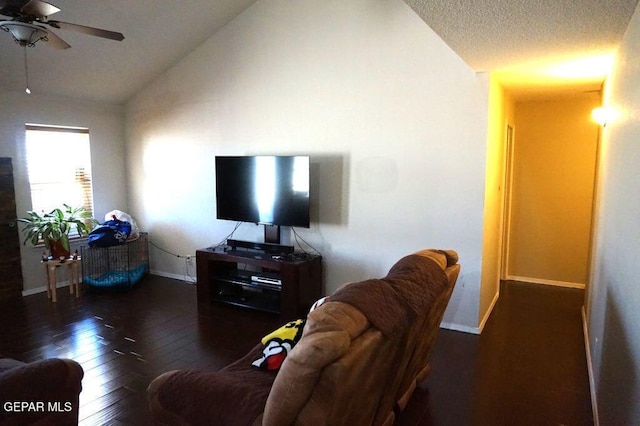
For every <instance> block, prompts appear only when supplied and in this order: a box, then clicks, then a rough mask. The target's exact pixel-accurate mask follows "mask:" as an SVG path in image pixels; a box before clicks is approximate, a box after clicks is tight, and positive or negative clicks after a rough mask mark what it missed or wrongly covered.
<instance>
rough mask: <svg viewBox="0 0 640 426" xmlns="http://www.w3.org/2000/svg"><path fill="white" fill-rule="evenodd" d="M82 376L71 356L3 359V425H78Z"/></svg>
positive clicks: (0, 372)
mask: <svg viewBox="0 0 640 426" xmlns="http://www.w3.org/2000/svg"><path fill="white" fill-rule="evenodd" d="M83 376H84V371H83V370H82V367H81V366H80V364H78V363H77V362H75V361H73V360H70V359H60V358H51V359H44V360H40V361H35V362H31V363H23V362H20V361H16V360H14V359H9V358H4V359H0V404H1V405H0V426H9V425H21V426H22V425H56V426H58V425H60V426H62V425H77V424H78V406H79V397H80V391H82V377H83Z"/></svg>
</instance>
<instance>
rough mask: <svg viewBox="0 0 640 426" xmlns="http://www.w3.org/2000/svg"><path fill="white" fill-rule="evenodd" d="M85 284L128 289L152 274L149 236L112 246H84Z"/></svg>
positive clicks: (102, 287) (145, 235)
mask: <svg viewBox="0 0 640 426" xmlns="http://www.w3.org/2000/svg"><path fill="white" fill-rule="evenodd" d="M81 250H82V251H81V255H82V281H83V282H84V283H86V284H87V285H89V286H90V287H93V288H96V289H118V288H129V287H132V286H133V285H135V284H137V283H138V281H140V280H141V279H142V277H143V276H144V275H145V274H146V273H148V272H149V236H148V234H147V233H146V232H141V233H140V236H139V237H138V238H136V239H135V240H131V241H127V242H126V243H125V244H122V245H117V246H111V247H84V246H82V248H81Z"/></svg>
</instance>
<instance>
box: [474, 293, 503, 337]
mask: <svg viewBox="0 0 640 426" xmlns="http://www.w3.org/2000/svg"><path fill="white" fill-rule="evenodd" d="M499 298H500V292H499V291H498V292H496V295H495V296H494V297H493V300H492V301H491V305H490V306H489V309H487V313H486V314H485V315H484V317H483V318H482V321H480V326H479V327H478V330H479V331H480V333H479V334H482V330H484V326H485V325H486V324H487V321H488V320H489V317H490V316H491V312H493V308H494V307H495V306H496V303H498V299H499Z"/></svg>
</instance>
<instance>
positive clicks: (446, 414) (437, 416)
mask: <svg viewBox="0 0 640 426" xmlns="http://www.w3.org/2000/svg"><path fill="white" fill-rule="evenodd" d="M583 299H584V291H583V290H578V289H568V288H560V287H552V286H544V285H537V284H528V283H521V282H512V281H507V282H503V283H502V285H501V290H500V299H499V300H498V303H497V304H496V306H495V308H494V310H493V313H492V314H491V317H490V318H489V321H488V322H487V325H486V327H485V329H484V331H483V333H482V335H480V336H476V335H471V334H465V333H459V332H455V331H449V330H444V329H442V330H440V334H439V335H438V338H437V341H436V344H435V348H434V353H433V354H432V368H433V370H432V372H431V375H430V376H429V377H428V378H427V380H426V381H425V382H424V383H423V384H422V385H421V386H419V387H418V388H417V389H416V392H415V394H414V396H413V397H412V399H411V400H410V402H409V405H408V406H407V408H406V411H405V412H404V413H403V414H402V416H401V417H400V419H399V422H398V424H400V425H492V426H497V425H515V424H517V425H592V424H593V416H592V412H591V400H590V393H589V379H588V374H587V363H586V355H585V350H584V338H583V331H582V316H581V309H582V304H583Z"/></svg>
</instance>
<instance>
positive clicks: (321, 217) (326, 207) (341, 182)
mask: <svg viewBox="0 0 640 426" xmlns="http://www.w3.org/2000/svg"><path fill="white" fill-rule="evenodd" d="M310 168H311V170H310V171H309V172H310V180H311V182H310V185H311V187H310V190H311V213H310V214H311V223H323V224H332V225H346V224H347V223H349V159H348V156H347V155H346V154H319V155H316V154H313V155H311V165H310Z"/></svg>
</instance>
